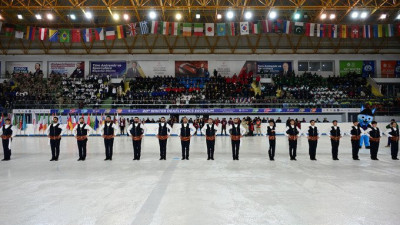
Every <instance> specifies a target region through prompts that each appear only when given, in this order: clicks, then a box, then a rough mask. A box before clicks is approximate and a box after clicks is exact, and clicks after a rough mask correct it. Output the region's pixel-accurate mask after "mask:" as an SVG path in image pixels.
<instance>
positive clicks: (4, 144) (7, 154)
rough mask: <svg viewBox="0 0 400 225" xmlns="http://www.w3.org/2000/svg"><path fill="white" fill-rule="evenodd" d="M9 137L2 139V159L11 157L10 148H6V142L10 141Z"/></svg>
mask: <svg viewBox="0 0 400 225" xmlns="http://www.w3.org/2000/svg"><path fill="white" fill-rule="evenodd" d="M10 141H11V140H10V139H3V140H2V142H3V152H4V159H7V160H8V159H10V158H11V149H9V148H8V144H9V143H10Z"/></svg>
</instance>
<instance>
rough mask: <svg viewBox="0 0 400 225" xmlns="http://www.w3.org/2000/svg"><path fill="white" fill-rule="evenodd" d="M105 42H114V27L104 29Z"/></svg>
mask: <svg viewBox="0 0 400 225" xmlns="http://www.w3.org/2000/svg"><path fill="white" fill-rule="evenodd" d="M106 40H115V29H114V27H107V28H106Z"/></svg>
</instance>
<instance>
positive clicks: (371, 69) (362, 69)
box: [339, 60, 375, 77]
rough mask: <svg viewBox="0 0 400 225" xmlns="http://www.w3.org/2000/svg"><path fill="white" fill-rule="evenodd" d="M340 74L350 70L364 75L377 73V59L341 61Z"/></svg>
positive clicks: (342, 74)
mask: <svg viewBox="0 0 400 225" xmlns="http://www.w3.org/2000/svg"><path fill="white" fill-rule="evenodd" d="M339 67H340V71H339V72H340V75H341V76H344V75H346V74H348V73H350V72H354V73H356V74H360V75H362V76H363V77H368V76H369V75H371V76H372V75H374V74H375V61H362V60H350V61H348V60H346V61H340V62H339Z"/></svg>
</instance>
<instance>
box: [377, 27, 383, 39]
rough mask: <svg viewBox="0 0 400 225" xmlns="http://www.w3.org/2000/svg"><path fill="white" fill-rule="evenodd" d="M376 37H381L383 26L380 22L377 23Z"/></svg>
mask: <svg viewBox="0 0 400 225" xmlns="http://www.w3.org/2000/svg"><path fill="white" fill-rule="evenodd" d="M378 37H379V38H381V37H383V26H382V24H378Z"/></svg>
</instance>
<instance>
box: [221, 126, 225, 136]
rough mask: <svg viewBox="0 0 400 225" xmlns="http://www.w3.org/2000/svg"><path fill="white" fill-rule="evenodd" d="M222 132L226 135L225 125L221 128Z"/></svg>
mask: <svg viewBox="0 0 400 225" xmlns="http://www.w3.org/2000/svg"><path fill="white" fill-rule="evenodd" d="M223 132H225V135H226V127H223V128H222V129H221V134H222V133H223Z"/></svg>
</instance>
